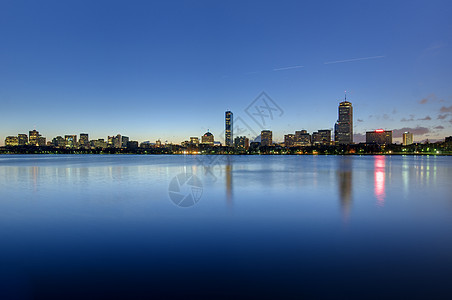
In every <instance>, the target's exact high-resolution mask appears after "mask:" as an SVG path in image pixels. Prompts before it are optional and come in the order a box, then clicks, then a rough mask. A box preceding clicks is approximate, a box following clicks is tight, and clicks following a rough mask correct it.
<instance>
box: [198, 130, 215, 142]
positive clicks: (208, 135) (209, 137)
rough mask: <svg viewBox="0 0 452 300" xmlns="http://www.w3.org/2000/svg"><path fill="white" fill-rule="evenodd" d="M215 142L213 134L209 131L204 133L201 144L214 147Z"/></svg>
mask: <svg viewBox="0 0 452 300" xmlns="http://www.w3.org/2000/svg"><path fill="white" fill-rule="evenodd" d="M213 142H214V137H213V134H211V133H210V132H208V131H207V132H206V133H204V135H203V136H202V137H201V143H203V144H208V145H213Z"/></svg>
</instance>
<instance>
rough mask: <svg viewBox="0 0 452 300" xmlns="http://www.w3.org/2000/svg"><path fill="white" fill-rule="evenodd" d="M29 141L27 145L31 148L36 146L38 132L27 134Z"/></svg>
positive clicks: (33, 131)
mask: <svg viewBox="0 0 452 300" xmlns="http://www.w3.org/2000/svg"><path fill="white" fill-rule="evenodd" d="M28 136H29V140H28V144H29V145H32V146H38V138H39V137H40V136H41V135H40V134H39V131H36V130H32V131H29V132H28Z"/></svg>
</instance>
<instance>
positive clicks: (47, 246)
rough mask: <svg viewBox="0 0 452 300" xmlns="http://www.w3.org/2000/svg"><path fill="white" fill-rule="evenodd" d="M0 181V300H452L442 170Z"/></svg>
mask: <svg viewBox="0 0 452 300" xmlns="http://www.w3.org/2000/svg"><path fill="white" fill-rule="evenodd" d="M178 174H181V175H179V177H178V178H179V179H181V178H188V179H190V180H189V181H188V185H184V186H182V187H181V190H179V192H180V193H179V194H178V190H177V184H178V183H183V182H182V181H179V182H178V181H177V180H176V179H174V178H175V177H176V176H177V175H178ZM184 174H185V175H184ZM192 175H194V176H192ZM0 178H1V182H0V191H1V198H0V241H1V244H0V299H68V298H76V299H99V298H106V299H114V298H122V299H150V298H153V299H174V298H179V299H201V298H205V299H218V298H224V299H233V298H257V299H262V298H269V299H290V298H293V299H300V298H308V299H317V298H319V299H344V298H355V299H358V298H360V299H362V298H404V299H413V298H424V299H433V298H435V299H437V298H444V299H450V297H452V283H451V282H452V157H434V156H417V157H413V156H409V157H408V156H392V157H390V156H386V157H385V156H353V157H347V156H344V157H341V156H286V157H283V156H196V157H193V156H120V155H116V156H101V155H95V156H89V155H87V156H85V155H73V156H56V155H51V156H44V155H39V156H32V155H29V156H20V155H17V156H0ZM194 179H196V180H194ZM171 182H173V183H172V185H170V183H171ZM174 184H176V190H174V189H175V187H174ZM169 188H170V190H171V191H172V192H173V194H172V195H173V196H174V195H176V196H177V195H179V198H177V197H175V199H176V200H175V201H176V203H178V204H179V205H182V204H184V205H182V206H187V205H191V204H193V203H195V204H194V205H192V206H189V207H180V206H178V205H176V204H175V202H173V201H172V200H171V198H170V193H169ZM189 195H190V196H189ZM185 196H188V198H186V197H185ZM181 197H182V198H181ZM180 199H185V200H183V201H189V200H190V201H192V202H183V201H181V200H180Z"/></svg>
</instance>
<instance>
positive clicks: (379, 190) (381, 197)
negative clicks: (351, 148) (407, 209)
mask: <svg viewBox="0 0 452 300" xmlns="http://www.w3.org/2000/svg"><path fill="white" fill-rule="evenodd" d="M385 166H386V157H385V156H383V155H379V156H375V158H374V192H375V197H376V198H377V205H378V206H384V204H385V197H386V194H385V179H386V173H385Z"/></svg>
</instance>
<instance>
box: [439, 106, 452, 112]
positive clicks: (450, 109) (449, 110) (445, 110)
mask: <svg viewBox="0 0 452 300" xmlns="http://www.w3.org/2000/svg"><path fill="white" fill-rule="evenodd" d="M439 111H440V112H443V113H445V112H452V105H451V106H449V107H446V106H443V107H441V109H440V110H439Z"/></svg>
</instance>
